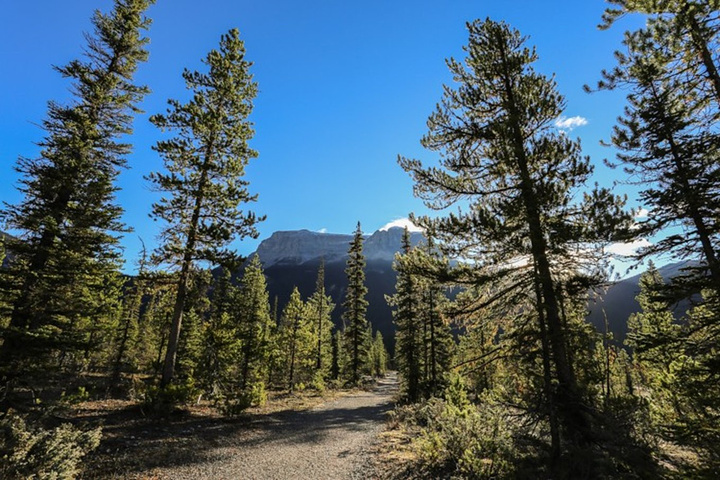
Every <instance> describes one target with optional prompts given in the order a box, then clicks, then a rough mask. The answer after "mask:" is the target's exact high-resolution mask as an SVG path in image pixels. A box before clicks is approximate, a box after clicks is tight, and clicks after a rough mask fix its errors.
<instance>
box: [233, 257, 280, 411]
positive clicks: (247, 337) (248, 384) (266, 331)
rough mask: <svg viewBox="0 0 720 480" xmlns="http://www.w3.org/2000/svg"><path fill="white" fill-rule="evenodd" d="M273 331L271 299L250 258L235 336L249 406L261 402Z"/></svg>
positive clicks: (241, 388) (255, 261)
mask: <svg viewBox="0 0 720 480" xmlns="http://www.w3.org/2000/svg"><path fill="white" fill-rule="evenodd" d="M271 331H272V320H271V318H270V299H269V296H268V292H267V283H266V281H265V274H264V273H263V269H262V264H261V263H260V257H258V256H257V255H253V257H252V258H251V259H250V262H249V263H248V265H247V266H246V267H245V271H244V273H243V277H242V281H241V289H240V302H239V327H238V333H239V336H240V341H241V343H242V349H241V350H242V351H241V358H240V366H239V375H238V383H239V391H240V392H242V395H244V396H245V399H246V400H247V402H248V403H262V402H263V401H264V398H263V397H264V391H265V383H264V382H265V379H266V378H267V368H268V359H269V353H270V352H269V339H270V334H271Z"/></svg>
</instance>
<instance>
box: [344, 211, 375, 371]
mask: <svg viewBox="0 0 720 480" xmlns="http://www.w3.org/2000/svg"><path fill="white" fill-rule="evenodd" d="M345 274H346V275H347V278H348V289H347V293H346V294H345V301H344V302H343V308H344V309H345V310H344V312H343V320H344V321H345V322H346V326H345V330H344V332H343V333H344V335H345V345H346V349H347V356H348V363H347V364H346V365H345V376H346V378H347V380H348V381H349V382H350V383H351V384H357V383H358V381H359V380H360V376H361V375H362V371H363V367H364V366H365V365H366V364H367V355H368V351H367V344H368V341H369V340H370V339H369V338H368V335H367V328H368V321H367V319H366V318H365V314H366V312H367V305H368V302H367V300H366V299H365V295H367V287H366V286H365V257H364V256H363V235H362V230H361V229H360V222H358V224H357V229H356V230H355V235H354V236H353V240H352V242H350V250H349V251H348V260H347V268H346V269H345Z"/></svg>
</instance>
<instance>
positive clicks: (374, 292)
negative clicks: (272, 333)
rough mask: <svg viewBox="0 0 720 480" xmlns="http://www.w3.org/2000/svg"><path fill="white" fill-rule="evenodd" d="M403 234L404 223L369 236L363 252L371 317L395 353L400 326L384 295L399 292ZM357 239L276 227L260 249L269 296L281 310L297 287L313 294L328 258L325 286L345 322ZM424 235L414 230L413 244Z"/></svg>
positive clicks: (336, 314) (337, 314)
mask: <svg viewBox="0 0 720 480" xmlns="http://www.w3.org/2000/svg"><path fill="white" fill-rule="evenodd" d="M402 235H403V229H402V228H400V227H392V228H389V229H387V230H378V231H377V232H375V233H373V234H372V235H366V236H365V241H364V243H363V254H364V255H365V260H366V262H367V266H366V268H365V284H366V285H367V287H368V294H367V300H368V303H369V305H368V314H367V318H368V320H370V322H371V323H372V325H373V329H374V330H379V331H380V333H382V335H383V338H384V339H385V344H386V345H387V346H388V348H389V350H390V351H391V352H392V350H393V347H394V344H395V338H394V332H395V328H394V326H393V323H392V312H391V310H390V307H389V306H388V305H387V302H386V301H385V295H392V294H393V293H395V280H396V274H395V271H394V270H393V268H392V263H393V261H394V259H395V253H397V252H399V251H400V249H401V245H402ZM352 238H353V236H352V235H344V234H334V233H319V232H311V231H308V230H298V231H280V232H275V233H273V234H272V235H271V236H270V237H269V238H267V239H265V240H263V241H262V242H261V243H260V245H259V246H258V248H257V251H256V252H255V253H257V255H258V256H259V257H260V260H261V261H262V263H263V267H264V269H265V276H266V277H267V282H268V292H269V293H270V301H271V302H274V301H275V299H276V298H277V302H278V312H282V309H283V307H284V306H285V303H286V302H287V299H288V298H289V297H290V293H291V292H292V289H293V288H294V287H296V286H297V287H298V290H299V291H300V294H301V295H302V297H303V298H305V299H307V298H308V297H309V296H310V295H312V293H313V291H314V290H315V281H316V279H317V271H318V267H319V266H320V262H321V260H323V259H324V261H325V288H326V290H327V293H328V295H330V296H331V297H332V299H333V302H334V303H335V310H333V315H332V317H333V322H334V323H335V325H336V326H338V327H339V326H341V325H342V319H341V314H342V306H341V304H342V302H343V300H344V298H345V291H346V289H347V278H346V276H345V262H346V261H347V251H348V248H349V247H350V242H351V241H352ZM422 240H423V235H422V233H419V232H411V234H410V241H411V243H412V244H413V245H417V244H418V243H420V242H421V241H422Z"/></svg>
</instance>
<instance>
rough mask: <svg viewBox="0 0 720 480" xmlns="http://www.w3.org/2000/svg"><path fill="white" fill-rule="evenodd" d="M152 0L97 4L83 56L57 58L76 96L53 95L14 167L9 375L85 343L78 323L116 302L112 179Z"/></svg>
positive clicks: (138, 92)
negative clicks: (38, 134)
mask: <svg viewBox="0 0 720 480" xmlns="http://www.w3.org/2000/svg"><path fill="white" fill-rule="evenodd" d="M151 3H152V1H151V0H116V1H115V2H114V7H113V10H112V11H111V12H110V13H107V14H104V13H101V12H99V11H96V12H95V14H94V16H93V18H92V24H93V27H94V31H93V33H92V34H89V35H88V36H87V42H88V45H87V47H86V49H85V56H84V58H82V59H78V60H73V61H71V62H70V63H69V64H67V65H66V66H63V67H56V68H55V69H56V71H57V72H58V73H60V74H61V75H62V76H63V77H66V78H70V79H71V80H72V82H73V83H72V89H71V92H72V94H73V96H74V100H73V101H71V102H70V103H69V104H67V105H61V104H59V103H55V102H50V103H49V105H48V114H47V118H46V119H45V120H44V121H43V124H42V126H43V129H44V130H45V131H46V132H47V135H46V137H45V138H44V139H43V140H42V141H41V142H40V143H39V145H40V147H41V152H40V156H39V158H35V159H28V158H21V159H20V160H19V162H18V165H17V167H16V170H17V171H18V172H19V173H20V174H21V175H22V178H21V180H20V185H21V186H20V192H21V193H22V195H23V199H22V200H21V201H20V202H19V203H18V204H16V205H5V207H4V209H3V211H2V212H1V215H2V219H3V220H4V222H5V224H6V226H7V227H8V228H11V229H14V230H17V231H20V232H21V235H20V238H18V239H9V237H8V238H7V239H6V240H7V241H8V245H7V247H8V250H9V251H10V252H11V253H12V258H13V260H12V262H10V265H9V268H7V269H2V270H0V288H1V289H2V291H3V296H5V298H7V299H8V306H9V310H10V311H9V312H8V316H9V317H10V321H9V328H8V329H6V330H4V331H3V344H2V350H1V351H0V365H2V369H3V372H2V376H5V377H6V378H7V379H8V380H10V379H11V377H16V376H17V375H18V374H19V373H20V372H22V371H23V369H24V367H26V366H27V365H26V363H27V362H28V361H31V362H34V363H36V364H37V363H38V362H40V361H41V360H42V358H43V357H45V356H46V355H47V354H48V353H50V352H57V351H58V350H62V351H64V352H68V351H71V350H73V349H77V348H82V347H83V346H82V345H78V344H77V342H78V337H79V339H80V341H81V342H83V341H85V340H87V335H85V332H82V331H80V332H78V330H81V329H82V328H83V326H88V325H93V324H94V323H95V322H96V321H97V320H98V318H100V317H102V316H107V315H108V314H109V312H110V311H112V310H113V309H114V308H115V305H114V303H115V301H114V300H115V299H113V298H112V297H111V293H112V290H114V289H115V286H116V285H114V284H113V283H110V284H109V285H108V284H107V283H105V282H106V281H107V280H108V278H109V277H110V276H111V275H112V274H113V273H114V272H115V271H116V270H117V269H118V267H119V263H120V252H119V246H118V234H119V233H120V232H124V231H126V228H125V227H124V226H123V225H122V223H121V222H120V217H121V215H122V208H121V207H119V206H118V205H117V204H116V203H115V191H116V190H117V187H116V186H115V184H114V182H115V179H116V178H117V176H118V174H119V171H120V169H122V168H124V167H125V165H126V156H127V155H128V154H129V153H130V151H131V146H130V145H129V144H127V143H123V141H122V137H124V136H125V135H128V134H129V133H131V131H132V119H133V114H134V113H136V112H137V111H138V108H137V105H138V104H139V103H140V101H141V100H142V98H143V96H144V95H145V94H146V93H147V88H145V87H142V86H137V85H135V84H133V75H134V74H135V71H136V69H137V67H138V64H139V63H141V62H143V61H145V60H146V59H147V51H146V50H145V46H146V44H147V42H148V40H147V38H144V37H143V36H142V35H143V30H146V29H147V28H148V27H149V25H150V20H149V19H147V18H146V17H145V16H144V12H145V10H146V9H147V8H148V6H149V5H150V4H151ZM107 301H110V304H108V303H107Z"/></svg>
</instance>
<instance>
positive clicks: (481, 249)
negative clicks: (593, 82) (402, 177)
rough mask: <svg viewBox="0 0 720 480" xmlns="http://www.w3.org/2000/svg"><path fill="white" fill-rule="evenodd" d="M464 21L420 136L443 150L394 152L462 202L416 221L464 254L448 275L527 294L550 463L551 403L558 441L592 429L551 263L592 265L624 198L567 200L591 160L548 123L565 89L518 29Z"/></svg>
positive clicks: (429, 197) (440, 202)
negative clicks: (447, 78)
mask: <svg viewBox="0 0 720 480" xmlns="http://www.w3.org/2000/svg"><path fill="white" fill-rule="evenodd" d="M468 29H469V31H470V41H469V44H468V46H467V47H466V48H465V50H466V52H467V58H466V60H465V62H464V64H462V63H460V62H458V61H456V60H452V59H451V60H449V61H448V65H449V67H450V70H451V72H452V73H453V78H454V80H455V81H456V82H457V83H458V86H457V88H450V87H446V88H445V95H444V97H443V99H442V102H441V103H440V105H439V106H438V108H437V110H436V111H435V113H434V114H432V115H431V116H430V118H429V120H428V126H429V133H428V134H427V135H426V136H425V137H424V138H423V141H422V143H423V145H424V146H425V147H426V148H428V149H430V150H434V151H438V152H440V155H441V159H440V166H439V167H427V168H426V167H423V165H422V164H421V162H419V161H417V160H412V159H407V158H403V157H401V158H400V160H399V162H400V165H401V166H402V167H403V168H404V169H405V170H406V171H408V172H410V174H411V175H412V177H413V179H414V181H415V186H414V191H415V194H416V195H417V196H419V197H421V198H422V199H423V200H424V201H425V203H426V205H427V206H429V207H430V208H434V209H437V210H442V209H444V208H447V207H449V206H451V205H453V204H458V205H459V206H460V210H459V211H458V213H450V214H449V215H448V216H445V217H439V218H437V219H429V218H426V217H423V218H420V219H418V220H417V222H416V223H419V224H420V226H422V227H424V228H425V229H426V232H427V233H428V234H429V235H430V236H432V237H433V238H435V239H436V240H437V242H438V247H439V248H440V249H441V250H442V251H443V253H444V254H446V255H449V256H451V257H456V258H458V257H459V258H462V259H464V260H471V262H472V263H468V264H465V265H461V266H460V267H459V268H457V269H455V273H454V274H453V275H454V277H453V278H454V281H456V282H464V283H467V284H471V285H483V284H488V283H490V284H493V285H494V288H496V291H495V292H494V295H493V297H491V299H490V302H498V301H505V302H511V301H512V296H513V295H517V293H518V292H520V291H524V292H526V293H529V294H531V295H533V296H534V304H535V311H536V314H537V317H538V324H539V325H541V326H542V327H543V328H542V329H541V331H540V332H539V335H540V336H541V337H542V338H543V342H542V350H541V351H542V355H543V357H544V365H545V368H544V370H545V372H546V374H547V375H548V376H550V382H548V383H547V384H546V386H545V389H546V392H545V399H544V401H545V402H547V404H548V407H547V409H546V411H548V412H553V414H552V415H549V420H550V423H551V429H552V431H553V435H552V445H551V451H552V454H551V458H550V464H551V467H552V468H553V469H554V470H556V469H557V468H558V460H559V457H560V453H561V447H562V445H561V443H560V441H561V438H560V436H559V429H558V428H557V427H558V423H557V422H556V421H555V420H553V418H554V415H555V414H557V417H558V418H559V419H560V421H561V424H562V427H563V428H564V432H565V434H566V438H567V439H568V441H567V442H566V445H568V444H572V443H575V442H577V443H578V444H579V445H580V446H581V448H582V447H583V446H588V445H590V444H591V443H592V442H594V441H595V440H594V435H593V431H592V427H591V424H590V422H591V419H590V416H589V415H588V414H587V411H586V410H585V408H584V407H582V405H583V404H584V403H585V402H584V400H583V398H582V395H583V394H582V392H581V386H580V385H579V383H578V380H577V377H576V375H575V372H574V369H573V368H572V364H571V358H570V357H571V355H570V352H569V351H568V347H569V339H568V331H567V328H566V327H565V325H564V323H563V321H562V316H561V308H560V299H559V298H558V296H559V295H558V286H559V284H560V272H562V271H564V270H566V269H568V266H569V265H572V266H573V268H572V271H580V270H581V268H578V264H579V265H583V266H584V267H586V268H587V269H588V271H594V270H596V267H595V266H594V264H596V263H597V258H590V257H588V255H591V254H593V253H594V252H597V251H600V249H599V248H598V247H599V246H601V245H603V244H606V243H608V242H612V241H614V240H615V239H616V238H617V237H616V236H615V234H616V233H618V232H619V231H621V230H622V229H621V228H620V227H624V228H627V225H628V223H629V220H630V218H629V216H628V215H627V214H626V213H624V212H623V211H622V204H623V202H622V201H621V199H618V198H617V197H615V196H613V195H612V194H611V193H610V192H609V190H606V189H595V190H594V191H593V192H591V193H588V194H585V196H584V199H583V202H576V201H575V200H574V198H575V197H576V192H577V190H578V189H579V188H580V187H581V186H583V185H584V184H585V183H586V182H587V180H588V178H589V176H590V174H591V173H592V166H591V165H590V162H589V159H588V158H587V157H583V156H581V154H580V147H579V144H578V142H576V141H573V140H571V139H570V138H569V137H568V136H567V135H566V134H564V133H562V132H558V131H557V130H556V128H555V127H554V121H555V119H556V118H557V117H558V116H559V115H560V114H561V113H562V111H563V108H564V99H563V97H562V96H561V95H560V94H559V93H557V92H556V86H555V82H554V81H553V80H550V79H547V78H546V77H544V76H542V75H540V74H538V73H536V72H535V71H534V69H533V68H532V63H533V62H534V61H535V60H536V59H537V55H536V53H535V51H534V50H533V49H530V48H527V47H526V46H525V45H524V41H525V39H524V38H523V37H521V36H520V34H519V33H518V32H517V31H515V30H513V29H511V28H509V27H508V26H507V25H505V24H502V23H496V22H493V21H491V20H486V21H484V22H481V21H476V22H474V23H471V24H469V25H468ZM509 304H511V303H509Z"/></svg>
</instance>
